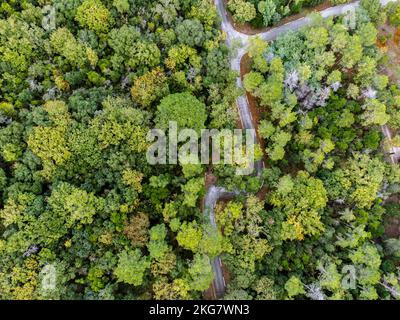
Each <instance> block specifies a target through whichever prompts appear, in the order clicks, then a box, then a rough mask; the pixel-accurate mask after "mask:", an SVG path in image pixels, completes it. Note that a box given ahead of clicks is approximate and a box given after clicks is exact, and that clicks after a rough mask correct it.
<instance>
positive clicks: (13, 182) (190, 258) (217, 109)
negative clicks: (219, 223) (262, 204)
mask: <svg viewBox="0 0 400 320" xmlns="http://www.w3.org/2000/svg"><path fill="white" fill-rule="evenodd" d="M0 14H1V20H0V61H1V63H0V70H1V73H0V74H1V75H0V87H1V89H0V90H1V95H0V155H1V162H0V190H1V200H0V201H1V203H0V206H1V210H0V220H1V225H0V234H1V238H0V288H1V289H0V297H1V298H3V299H40V298H52V299H57V298H61V299H114V298H115V299H150V298H156V299H184V298H200V297H201V294H202V291H203V290H205V289H207V288H208V287H209V285H210V282H211V280H212V278H213V274H212V270H211V267H210V264H209V256H212V255H215V254H216V253H218V252H219V251H221V250H222V249H221V248H222V247H223V246H224V243H223V241H222V238H221V237H220V236H219V235H218V234H216V235H215V236H210V232H207V224H206V223H204V221H203V220H204V217H203V214H202V212H201V210H200V208H199V202H200V201H199V200H200V199H201V197H202V195H203V194H204V189H205V188H204V187H205V181H204V171H205V169H206V168H205V167H202V166H200V165H198V166H196V165H182V166H181V165H175V166H172V165H165V166H150V165H149V164H148V163H147V161H146V149H147V147H148V142H147V140H146V134H147V131H148V130H149V129H150V128H153V127H154V126H157V127H162V124H163V123H165V122H167V121H168V120H175V121H177V122H178V123H179V125H182V126H188V127H192V128H203V127H205V126H207V127H209V128H217V129H218V128H233V127H235V126H236V120H237V111H236V107H235V105H234V103H233V101H234V99H235V97H236V93H237V89H236V86H235V76H234V74H232V73H231V72H230V70H229V63H228V55H229V52H228V49H227V47H226V46H225V44H224V35H223V34H222V32H221V31H220V30H219V24H218V18H217V16H218V14H217V11H216V9H215V7H214V5H213V3H212V2H211V1H207V0H199V1H197V0H196V1H192V0H172V1H170V0H161V1H148V0H114V1H100V0H84V1H80V0H54V1H51V0H50V1H46V0H39V1H30V0H24V1H14V0H10V1H2V4H1V6H0ZM188 114H189V115H196V116H195V117H193V119H191V120H190V119H188V116H187V115H188ZM53 282H54V283H56V286H52V285H51V284H52V283H53ZM46 283H49V285H47V286H46V285H43V284H46Z"/></svg>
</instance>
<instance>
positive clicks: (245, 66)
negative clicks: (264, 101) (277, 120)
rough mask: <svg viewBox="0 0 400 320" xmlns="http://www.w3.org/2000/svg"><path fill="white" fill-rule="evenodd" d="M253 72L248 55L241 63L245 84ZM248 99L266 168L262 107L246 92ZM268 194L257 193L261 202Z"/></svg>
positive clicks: (265, 192) (265, 190)
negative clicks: (245, 77) (261, 129)
mask: <svg viewBox="0 0 400 320" xmlns="http://www.w3.org/2000/svg"><path fill="white" fill-rule="evenodd" d="M250 71H251V58H250V57H249V55H248V54H247V53H246V54H245V55H244V56H243V58H242V60H241V61H240V78H241V79H242V82H243V78H244V76H245V75H246V74H247V73H249V72H250ZM246 98H247V101H248V104H249V109H250V113H251V115H252V119H253V125H254V128H256V133H257V140H258V143H259V144H260V147H261V149H262V150H263V154H264V159H263V161H264V165H265V166H266V160H267V157H268V155H267V153H266V151H265V141H264V139H262V138H261V137H260V135H259V133H258V124H259V123H260V120H261V119H262V116H261V112H260V106H259V104H258V101H257V99H256V98H255V97H253V96H252V95H251V94H250V93H248V92H247V91H246ZM267 193H268V189H267V188H266V187H263V188H261V190H260V191H259V192H258V193H257V197H258V198H259V199H260V200H262V201H263V200H265V198H266V196H267Z"/></svg>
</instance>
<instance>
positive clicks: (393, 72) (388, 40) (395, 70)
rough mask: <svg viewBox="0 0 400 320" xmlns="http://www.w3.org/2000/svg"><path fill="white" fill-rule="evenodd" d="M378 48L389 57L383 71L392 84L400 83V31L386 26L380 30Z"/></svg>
mask: <svg viewBox="0 0 400 320" xmlns="http://www.w3.org/2000/svg"><path fill="white" fill-rule="evenodd" d="M378 38H379V41H378V46H379V48H380V49H381V51H382V52H383V53H386V55H387V58H388V60H387V63H386V64H385V65H384V66H383V67H382V71H383V72H384V73H385V74H386V75H387V76H388V77H389V78H390V80H391V82H393V83H399V82H400V29H397V30H396V28H394V27H392V26H389V25H388V24H385V25H383V26H381V27H380V28H379V34H378Z"/></svg>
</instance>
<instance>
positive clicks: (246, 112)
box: [204, 0, 400, 299]
mask: <svg viewBox="0 0 400 320" xmlns="http://www.w3.org/2000/svg"><path fill="white" fill-rule="evenodd" d="M393 1H397V0H381V4H382V5H386V4H388V3H389V2H393ZM215 6H216V7H217V9H218V12H219V15H220V17H221V29H222V30H223V31H224V32H225V33H226V37H227V39H226V43H227V45H228V46H229V47H231V48H232V46H233V44H237V43H240V48H239V49H236V55H235V56H233V57H232V58H231V61H230V64H231V69H232V70H234V71H237V72H238V74H239V77H238V78H237V85H238V87H240V88H243V83H242V80H241V79H240V61H241V60H242V58H243V56H244V55H245V54H246V52H247V48H248V45H249V43H250V39H251V38H254V37H261V38H262V39H263V40H265V41H271V40H274V39H276V38H277V37H278V36H279V35H281V34H283V33H285V32H287V31H289V30H298V29H300V28H301V27H303V26H306V25H308V24H309V23H310V19H309V18H308V17H304V18H301V19H298V20H295V21H292V22H289V23H287V24H285V25H282V26H279V27H277V28H273V29H271V30H269V31H267V32H262V33H259V34H257V35H246V34H243V33H240V32H238V31H237V30H235V28H234V27H233V26H232V25H231V23H230V22H229V19H228V16H227V12H226V9H225V5H224V0H215ZM358 6H359V1H357V2H353V3H350V4H345V5H341V6H335V7H332V8H328V9H325V10H323V11H320V14H321V15H322V17H324V18H328V17H332V16H338V15H344V14H347V13H348V12H349V11H354V10H355V9H356V8H357V7H358ZM232 51H234V50H232ZM237 106H238V110H239V115H240V119H241V122H242V125H243V128H244V129H255V128H254V125H253V119H252V115H251V112H250V108H249V103H248V101H247V97H246V96H245V95H244V96H240V97H239V98H238V99H237ZM382 132H383V133H384V135H385V136H386V137H388V138H389V139H391V135H390V131H389V128H388V127H387V126H383V127H382ZM390 152H391V161H392V163H396V162H397V161H398V160H399V159H400V148H392V150H390ZM255 170H256V173H257V175H260V174H261V173H262V170H263V162H262V161H259V162H257V163H256V164H255ZM235 195H237V193H236V192H228V191H227V190H225V189H224V188H222V187H216V186H211V187H210V188H209V189H208V190H207V194H206V196H205V200H204V208H205V212H204V214H205V215H207V216H208V217H209V218H210V223H211V225H212V226H213V227H214V228H217V224H216V222H215V212H214V208H215V205H216V204H217V202H218V201H219V200H222V199H229V198H233V197H234V196H235ZM211 264H212V268H213V272H214V280H213V292H214V295H215V297H214V298H216V299H220V298H222V297H223V295H224V293H225V289H226V282H225V279H224V275H223V270H222V263H221V258H220V257H216V258H214V259H213V261H212V262H211Z"/></svg>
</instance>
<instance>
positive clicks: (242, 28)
mask: <svg viewBox="0 0 400 320" xmlns="http://www.w3.org/2000/svg"><path fill="white" fill-rule="evenodd" d="M224 1H225V8H227V7H228V6H227V3H228V0H224ZM330 7H333V5H332V3H330V1H329V0H326V1H324V2H323V3H321V4H319V5H317V6H315V7H309V8H303V9H302V10H301V11H300V12H299V13H296V14H293V15H291V16H288V17H285V18H283V19H282V20H281V21H279V22H278V23H276V24H274V25H273V26H270V27H263V28H254V27H253V26H252V25H251V24H250V23H245V24H243V25H241V24H237V23H235V22H234V21H233V17H232V14H231V13H230V12H229V10H226V12H227V15H228V20H229V22H230V23H231V25H232V26H233V27H234V28H235V30H236V31H239V32H241V33H244V34H247V35H256V34H258V33H261V32H266V31H269V30H271V29H273V28H276V27H280V26H283V25H284V24H286V23H289V22H292V21H295V20H298V19H301V18H304V17H305V16H307V15H308V14H309V13H311V12H319V11H322V10H325V9H328V8H330Z"/></svg>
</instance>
